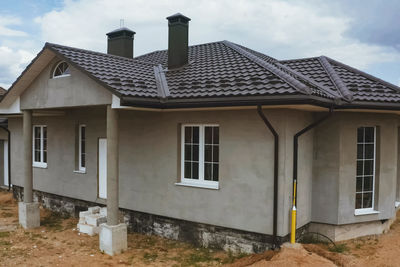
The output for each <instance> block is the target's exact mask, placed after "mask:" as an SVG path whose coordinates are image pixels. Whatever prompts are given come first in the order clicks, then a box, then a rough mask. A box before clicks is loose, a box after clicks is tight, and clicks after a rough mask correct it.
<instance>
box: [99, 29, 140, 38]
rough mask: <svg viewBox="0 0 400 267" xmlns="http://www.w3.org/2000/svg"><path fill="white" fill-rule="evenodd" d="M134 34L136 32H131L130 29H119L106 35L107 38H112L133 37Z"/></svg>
mask: <svg viewBox="0 0 400 267" xmlns="http://www.w3.org/2000/svg"><path fill="white" fill-rule="evenodd" d="M134 34H136V32H134V31H132V30H131V29H128V28H127V27H121V28H118V29H116V30H113V31H111V32H109V33H106V35H107V36H108V38H113V37H118V36H128V37H133V35H134Z"/></svg>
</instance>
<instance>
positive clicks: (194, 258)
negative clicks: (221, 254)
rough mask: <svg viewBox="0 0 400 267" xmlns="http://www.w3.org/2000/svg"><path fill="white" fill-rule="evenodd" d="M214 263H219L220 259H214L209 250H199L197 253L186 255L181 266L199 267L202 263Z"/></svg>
mask: <svg viewBox="0 0 400 267" xmlns="http://www.w3.org/2000/svg"><path fill="white" fill-rule="evenodd" d="M212 261H218V262H219V259H218V258H214V257H213V255H212V253H211V252H210V250H209V249H206V248H199V249H197V250H196V251H195V252H192V253H190V254H188V255H185V256H184V257H182V258H181V262H180V264H181V266H182V267H185V266H199V264H200V263H208V262H212Z"/></svg>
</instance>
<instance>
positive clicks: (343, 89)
mask: <svg viewBox="0 0 400 267" xmlns="http://www.w3.org/2000/svg"><path fill="white" fill-rule="evenodd" d="M318 61H319V63H320V64H321V66H322V67H323V68H324V70H325V72H326V73H327V74H328V76H329V79H331V81H332V83H333V84H334V85H335V87H336V88H337V89H338V91H339V92H340V93H341V94H342V96H343V97H344V98H345V99H346V100H348V101H350V102H351V101H352V100H353V93H352V92H351V91H350V90H349V89H348V88H347V86H346V84H345V83H344V82H343V80H342V79H341V78H340V76H339V74H337V72H336V71H335V70H334V68H333V67H332V65H331V64H330V63H329V61H328V60H327V59H326V57H324V56H320V57H318Z"/></svg>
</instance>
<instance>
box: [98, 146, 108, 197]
mask: <svg viewBox="0 0 400 267" xmlns="http://www.w3.org/2000/svg"><path fill="white" fill-rule="evenodd" d="M98 160H99V170H98V172H99V198H107V139H106V138H100V139H99V159H98Z"/></svg>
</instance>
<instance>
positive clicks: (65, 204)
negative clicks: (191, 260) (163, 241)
mask: <svg viewBox="0 0 400 267" xmlns="http://www.w3.org/2000/svg"><path fill="white" fill-rule="evenodd" d="M13 194H14V197H15V198H16V199H19V200H20V199H22V196H23V188H22V187H19V186H13ZM33 196H34V200H35V201H38V202H39V203H41V204H42V205H43V207H45V208H47V209H50V210H52V211H55V212H59V213H62V214H68V215H70V216H74V217H78V216H79V212H81V211H87V210H88V208H89V207H93V206H101V205H99V204H98V203H93V202H89V201H83V200H77V199H73V198H68V197H64V196H59V195H55V194H50V193H46V192H41V191H34V194H33ZM120 211H121V213H122V215H123V216H122V218H121V219H123V221H124V223H125V224H126V225H127V228H128V231H131V232H137V233H143V234H151V235H158V236H162V237H165V238H169V239H173V240H180V241H184V242H189V243H192V244H194V245H196V246H202V247H208V248H216V249H224V250H226V251H229V250H230V251H232V252H235V253H237V252H245V253H261V252H264V251H265V250H268V249H271V248H272V236H271V235H266V234H260V233H253V232H247V231H242V230H236V229H231V228H226V227H221V226H214V225H209V224H203V223H196V222H191V221H185V220H180V219H174V218H169V217H164V216H159V215H154V214H149V213H144V212H138V211H133V210H127V209H120ZM284 240H287V237H285V238H282V237H280V238H279V240H278V241H279V242H281V243H282V242H283V241H284Z"/></svg>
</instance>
